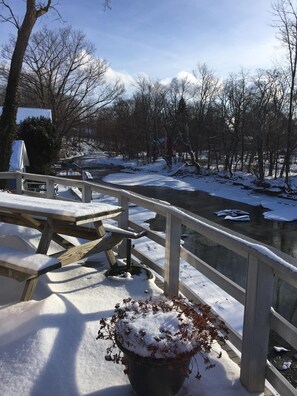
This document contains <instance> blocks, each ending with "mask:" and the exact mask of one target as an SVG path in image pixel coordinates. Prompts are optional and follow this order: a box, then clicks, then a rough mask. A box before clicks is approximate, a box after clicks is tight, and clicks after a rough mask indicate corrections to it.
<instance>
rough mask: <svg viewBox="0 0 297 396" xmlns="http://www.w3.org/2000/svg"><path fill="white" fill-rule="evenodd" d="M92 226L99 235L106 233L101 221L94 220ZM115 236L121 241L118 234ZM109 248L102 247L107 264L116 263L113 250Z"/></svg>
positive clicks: (102, 235) (121, 238)
mask: <svg viewBox="0 0 297 396" xmlns="http://www.w3.org/2000/svg"><path fill="white" fill-rule="evenodd" d="M94 227H95V230H96V232H97V234H98V236H99V237H104V236H105V235H106V232H105V228H104V226H103V224H102V221H96V222H94ZM117 238H118V241H119V242H121V241H122V240H123V237H122V236H119V235H118V236H117ZM119 242H118V243H119ZM113 246H114V245H113ZM113 246H111V248H113ZM111 248H109V249H104V250H105V256H106V258H107V261H108V262H109V265H110V266H113V265H115V264H116V262H117V260H116V257H115V255H114V252H113V251H112V250H111Z"/></svg>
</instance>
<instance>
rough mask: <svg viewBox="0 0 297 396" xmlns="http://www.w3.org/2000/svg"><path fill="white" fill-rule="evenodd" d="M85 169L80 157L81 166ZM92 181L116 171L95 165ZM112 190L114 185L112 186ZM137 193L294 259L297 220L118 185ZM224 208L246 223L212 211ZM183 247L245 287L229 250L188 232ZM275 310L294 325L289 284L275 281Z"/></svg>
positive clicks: (206, 198)
mask: <svg viewBox="0 0 297 396" xmlns="http://www.w3.org/2000/svg"><path fill="white" fill-rule="evenodd" d="M84 165H85V166H87V162H86V163H84V160H83V158H82V159H81V160H80V166H82V167H84ZM90 172H91V173H92V175H93V178H94V182H97V183H101V184H102V183H103V184H108V183H104V182H102V179H103V177H104V176H106V175H107V174H110V173H114V172H119V168H118V167H117V168H114V169H112V168H111V167H109V168H108V169H106V168H102V167H100V166H99V165H98V167H97V168H93V169H90ZM112 186H113V187H115V185H114V184H112ZM118 187H119V188H124V189H126V190H129V191H133V192H136V193H138V194H141V195H144V196H147V197H150V198H156V199H160V200H163V201H167V202H169V203H170V204H172V205H175V206H178V207H180V208H183V209H186V210H188V211H190V212H192V213H195V214H197V215H199V216H201V217H204V218H205V219H207V220H210V221H212V222H214V223H217V224H220V225H221V226H224V227H226V228H228V229H230V230H233V231H235V232H238V233H240V234H242V235H246V236H248V237H250V238H253V239H254V240H257V241H259V242H262V243H265V244H267V245H270V246H273V247H275V248H277V249H279V250H281V251H283V252H284V253H287V254H289V255H290V256H292V257H295V258H297V238H296V235H297V221H293V222H281V221H275V220H265V219H264V216H263V212H264V209H263V208H262V207H259V206H250V205H247V204H243V203H241V202H236V201H231V200H228V199H224V198H219V197H215V196H211V195H209V194H208V193H205V192H203V191H180V190H172V189H170V188H165V187H155V186H133V187H127V186H118ZM223 209H240V210H244V211H247V212H249V214H250V221H249V222H236V221H226V220H224V219H223V218H222V217H218V216H216V215H215V212H217V211H219V210H223ZM149 223H150V228H151V229H153V230H156V231H164V230H165V218H164V217H162V216H156V218H154V219H152V220H150V221H149ZM182 234H183V239H184V247H185V248H187V249H188V250H190V251H191V252H193V253H194V254H196V255H197V256H199V257H200V258H201V259H202V260H204V261H206V262H207V263H209V264H210V265H211V266H212V267H214V268H215V269H217V270H218V271H220V272H221V273H223V274H224V275H225V276H227V277H228V278H230V279H231V280H233V281H234V282H236V283H237V284H239V285H240V286H242V287H244V286H245V272H246V260H245V259H244V258H242V257H240V256H238V255H236V254H235V253H233V252H231V251H229V250H228V249H226V248H224V247H222V246H219V245H217V244H215V243H213V242H211V241H210V240H208V239H206V238H205V237H203V236H202V235H200V234H198V233H197V232H194V231H192V230H189V229H183V231H182ZM273 306H274V309H275V310H276V311H278V312H280V313H281V314H282V315H283V316H284V317H285V318H286V319H288V320H289V321H290V322H292V323H293V324H294V325H295V326H297V290H296V289H294V288H293V287H292V286H290V285H289V284H287V283H285V282H283V281H280V280H279V279H277V278H276V281H275V293H274V301H273Z"/></svg>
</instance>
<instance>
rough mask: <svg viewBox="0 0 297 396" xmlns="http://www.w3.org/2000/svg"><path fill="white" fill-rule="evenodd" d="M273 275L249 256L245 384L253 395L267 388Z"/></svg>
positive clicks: (243, 355)
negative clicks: (266, 377) (266, 375)
mask: <svg viewBox="0 0 297 396" xmlns="http://www.w3.org/2000/svg"><path fill="white" fill-rule="evenodd" d="M273 275H274V274H273V271H272V269H271V268H269V267H268V266H267V265H265V264H264V263H263V262H260V261H259V260H258V259H257V258H256V257H255V256H249V259H248V268H247V282H246V300H245V309H244V324H243V335H242V355H241V371H240V380H241V383H242V384H243V385H244V386H245V388H246V389H247V390H248V391H249V392H263V391H264V386H265V374H266V362H267V354H268V340H269V332H270V310H271V305H272V296H273V280H274V276H273Z"/></svg>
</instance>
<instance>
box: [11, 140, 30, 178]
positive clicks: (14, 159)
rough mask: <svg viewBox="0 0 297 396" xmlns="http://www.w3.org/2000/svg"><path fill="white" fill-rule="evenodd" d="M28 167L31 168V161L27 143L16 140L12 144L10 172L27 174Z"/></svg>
mask: <svg viewBox="0 0 297 396" xmlns="http://www.w3.org/2000/svg"><path fill="white" fill-rule="evenodd" d="M27 166H29V159H28V154H27V149H26V145H25V142H24V141H23V140H14V141H13V143H12V153H11V157H10V162H9V171H11V172H17V171H19V172H26V167H27Z"/></svg>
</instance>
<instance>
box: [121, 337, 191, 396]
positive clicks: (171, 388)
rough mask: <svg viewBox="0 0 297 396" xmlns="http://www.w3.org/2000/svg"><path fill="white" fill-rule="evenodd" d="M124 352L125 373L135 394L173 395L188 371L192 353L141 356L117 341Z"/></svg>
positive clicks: (144, 395) (138, 395) (140, 395)
mask: <svg viewBox="0 0 297 396" xmlns="http://www.w3.org/2000/svg"><path fill="white" fill-rule="evenodd" d="M118 347H119V348H120V349H121V350H122V352H123V353H124V358H125V365H126V369H127V375H128V377H129V380H130V383H131V386H132V388H133V390H134V392H135V393H136V394H137V396H174V395H176V393H177V392H178V391H179V389H180V388H181V386H182V384H183V383H184V381H185V378H186V376H187V373H188V368H189V365H190V362H191V358H192V356H193V354H187V355H184V354H183V355H182V356H178V357H176V358H168V359H154V358H149V357H142V356H139V355H136V354H135V353H133V352H131V351H128V350H127V349H125V348H124V347H123V346H122V345H120V344H119V343H118Z"/></svg>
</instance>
